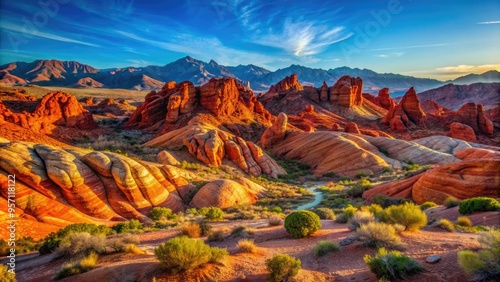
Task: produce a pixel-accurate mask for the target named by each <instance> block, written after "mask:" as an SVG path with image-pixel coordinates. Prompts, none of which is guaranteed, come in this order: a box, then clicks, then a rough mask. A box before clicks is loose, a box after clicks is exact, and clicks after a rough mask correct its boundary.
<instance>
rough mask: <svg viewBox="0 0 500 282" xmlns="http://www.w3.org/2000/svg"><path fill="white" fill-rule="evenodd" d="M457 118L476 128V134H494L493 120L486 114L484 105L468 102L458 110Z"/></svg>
mask: <svg viewBox="0 0 500 282" xmlns="http://www.w3.org/2000/svg"><path fill="white" fill-rule="evenodd" d="M456 119H458V121H459V122H461V123H463V124H467V125H468V126H470V127H472V129H474V132H476V134H480V133H483V134H486V135H488V136H491V135H493V122H491V120H489V119H488V118H487V117H486V115H485V114H484V109H483V105H481V104H479V105H476V104H474V103H467V104H465V105H463V106H462V107H460V109H459V110H458V111H457V112H456Z"/></svg>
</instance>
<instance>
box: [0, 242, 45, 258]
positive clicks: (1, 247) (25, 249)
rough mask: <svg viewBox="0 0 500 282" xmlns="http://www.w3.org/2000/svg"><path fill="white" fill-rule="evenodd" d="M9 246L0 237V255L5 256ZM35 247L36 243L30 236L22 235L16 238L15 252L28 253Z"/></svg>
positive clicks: (8, 252) (8, 251)
mask: <svg viewBox="0 0 500 282" xmlns="http://www.w3.org/2000/svg"><path fill="white" fill-rule="evenodd" d="M10 249H11V246H9V244H8V242H7V241H5V240H4V239H0V256H7V255H8V254H10ZM36 249H37V243H36V242H35V240H33V238H31V237H22V238H20V239H16V247H15V250H16V252H15V253H16V254H24V253H29V252H31V251H34V250H36Z"/></svg>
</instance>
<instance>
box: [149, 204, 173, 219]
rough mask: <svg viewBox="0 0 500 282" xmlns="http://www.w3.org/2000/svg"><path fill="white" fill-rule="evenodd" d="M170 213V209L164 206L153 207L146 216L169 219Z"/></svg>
mask: <svg viewBox="0 0 500 282" xmlns="http://www.w3.org/2000/svg"><path fill="white" fill-rule="evenodd" d="M171 215H172V210H171V209H169V208H164V207H154V208H153V209H152V210H151V211H150V212H149V214H148V217H149V218H151V219H152V220H156V221H158V220H162V219H169V217H170V216H171Z"/></svg>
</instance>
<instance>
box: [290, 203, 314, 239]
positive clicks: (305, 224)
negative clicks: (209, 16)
mask: <svg viewBox="0 0 500 282" xmlns="http://www.w3.org/2000/svg"><path fill="white" fill-rule="evenodd" d="M320 228H321V221H320V218H319V216H318V215H317V214H315V213H313V212H311V211H305V210H301V211H296V212H292V213H291V214H289V215H288V216H287V217H286V218H285V229H286V231H287V232H288V234H290V235H292V237H293V238H304V237H308V236H311V235H312V234H313V233H314V232H316V231H318V230H319V229H320Z"/></svg>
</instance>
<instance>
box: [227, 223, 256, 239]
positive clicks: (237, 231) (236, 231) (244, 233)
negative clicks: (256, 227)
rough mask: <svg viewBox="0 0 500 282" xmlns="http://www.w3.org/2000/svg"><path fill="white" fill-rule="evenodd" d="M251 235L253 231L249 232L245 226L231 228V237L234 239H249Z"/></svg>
mask: <svg viewBox="0 0 500 282" xmlns="http://www.w3.org/2000/svg"><path fill="white" fill-rule="evenodd" d="M252 234H253V230H251V229H250V228H248V227H246V226H243V225H242V226H237V227H235V228H233V230H231V236H235V237H243V238H245V237H250V236H252Z"/></svg>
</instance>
